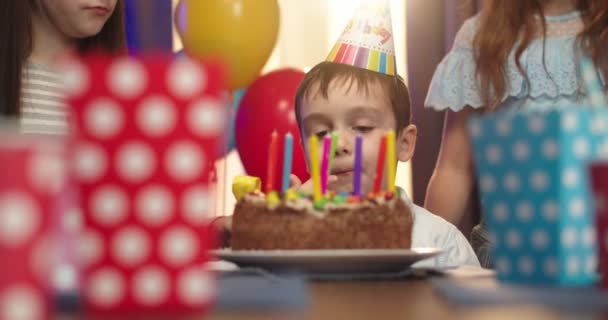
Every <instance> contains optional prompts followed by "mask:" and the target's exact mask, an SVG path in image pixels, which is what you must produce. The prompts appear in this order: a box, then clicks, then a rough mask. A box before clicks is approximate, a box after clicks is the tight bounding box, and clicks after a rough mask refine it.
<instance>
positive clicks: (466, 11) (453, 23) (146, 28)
mask: <svg viewBox="0 0 608 320" xmlns="http://www.w3.org/2000/svg"><path fill="white" fill-rule="evenodd" d="M278 2H279V5H280V26H279V35H278V40H277V43H276V46H275V48H274V51H273V52H272V55H271V57H270V59H269V60H268V62H267V63H266V65H265V67H264V69H263V72H262V74H264V73H267V72H269V71H272V70H276V69H278V68H283V67H293V68H297V69H300V70H304V71H307V70H308V68H310V67H312V66H314V65H315V64H316V63H318V62H320V61H322V60H324V59H325V57H326V56H327V54H328V53H329V51H330V49H331V47H332V46H333V44H334V42H335V41H336V40H337V37H338V36H339V34H340V33H341V32H342V29H343V28H344V26H345V24H346V22H347V20H348V19H349V18H350V16H351V14H352V12H353V11H354V9H355V8H356V7H357V6H358V4H359V3H360V0H308V1H300V0H279V1H278ZM126 4H127V8H126V9H127V10H126V13H127V27H128V30H127V31H128V36H129V45H130V50H131V52H142V51H158V50H162V51H167V50H171V51H173V52H179V51H180V50H181V48H182V43H181V41H180V37H179V36H178V33H177V30H176V28H175V25H174V24H173V23H172V17H173V14H174V13H175V10H176V8H177V4H178V0H128V1H127V2H126ZM480 5H481V1H479V0H452V1H443V0H391V9H392V19H393V28H394V37H395V46H396V51H397V52H396V53H397V70H398V72H399V74H400V75H401V76H403V77H404V78H405V79H406V82H407V84H408V87H409V89H410V92H411V98H412V109H413V110H412V111H413V117H414V119H413V121H414V124H416V125H417V126H418V132H419V135H418V142H419V143H418V148H417V150H416V154H415V157H414V159H413V161H412V162H411V163H407V164H404V163H400V164H399V166H398V173H397V184H398V185H399V186H401V187H403V188H404V189H405V190H407V191H408V193H409V194H410V195H411V197H412V198H413V200H414V202H415V203H417V204H423V202H424V197H425V192H426V186H427V183H428V180H429V178H430V175H431V173H432V170H433V167H434V165H435V161H436V158H437V153H438V149H439V145H440V142H441V130H442V128H443V125H444V116H445V115H444V113H441V112H435V111H432V110H425V109H424V108H423V102H424V98H425V96H426V90H427V88H428V84H429V82H430V79H431V76H432V73H433V71H434V70H435V67H436V65H437V64H438V63H439V62H440V61H441V58H442V57H443V56H444V55H445V53H446V52H447V51H449V49H450V48H451V45H452V41H453V39H454V36H455V35H456V32H457V31H458V29H459V28H460V26H461V24H462V22H463V21H464V20H465V19H466V18H468V17H470V16H472V15H473V14H475V12H477V10H478V8H479V7H480ZM169 12H171V15H169ZM177 16H179V13H178V14H177ZM217 173H218V177H219V179H218V183H217V186H216V188H217V193H216V194H217V198H216V205H215V208H216V209H215V213H216V214H217V215H219V214H229V213H231V212H232V208H233V206H234V203H235V200H234V197H233V196H232V194H231V191H230V190H229V189H230V188H229V187H230V184H231V181H232V178H233V177H234V176H236V175H240V174H244V169H243V166H242V163H241V161H240V159H239V156H238V153H237V152H236V151H235V150H231V151H230V152H229V153H228V154H227V156H226V157H225V158H223V159H222V160H221V161H218V163H217ZM459 227H460V228H461V229H462V230H463V231H464V232H466V231H467V229H469V228H470V222H467V221H464V222H463V223H462V225H461V226H459ZM465 234H468V233H465Z"/></svg>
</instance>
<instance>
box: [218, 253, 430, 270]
mask: <svg viewBox="0 0 608 320" xmlns="http://www.w3.org/2000/svg"><path fill="white" fill-rule="evenodd" d="M441 252H442V250H441V249H435V248H415V249H407V250H405V249H404V250H401V249H394V250H393V249H386V250H385V249H369V250H368V249H365V250H355V249H347V250H232V249H220V250H215V251H214V254H215V255H216V256H217V257H218V258H219V259H222V260H226V261H230V262H233V263H235V264H237V265H238V266H239V267H259V268H264V269H268V270H297V271H303V272H314V273H337V272H339V273H343V272H394V271H401V270H405V269H407V268H408V267H409V266H411V265H412V264H413V263H415V262H418V261H420V260H423V259H427V258H431V257H433V256H436V255H438V254H440V253H441Z"/></svg>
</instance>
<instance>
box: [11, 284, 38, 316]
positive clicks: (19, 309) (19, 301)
mask: <svg viewBox="0 0 608 320" xmlns="http://www.w3.org/2000/svg"><path fill="white" fill-rule="evenodd" d="M44 308H45V303H44V297H43V296H42V294H41V292H40V291H39V290H36V289H35V288H33V287H30V286H27V285H19V286H13V287H9V288H7V289H5V290H3V291H2V292H0V319H27V320H30V319H31V320H34V319H43V318H44V317H45V316H44V314H45V310H44Z"/></svg>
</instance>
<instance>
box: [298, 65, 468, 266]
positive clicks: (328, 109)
mask: <svg viewBox="0 0 608 320" xmlns="http://www.w3.org/2000/svg"><path fill="white" fill-rule="evenodd" d="M295 109H296V110H295V112H296V118H297V120H298V124H299V126H300V132H301V136H302V140H303V141H308V138H309V137H310V136H311V135H317V136H319V138H322V137H324V136H325V135H327V134H330V133H332V132H337V133H338V137H339V139H338V144H337V147H336V153H335V155H334V161H333V165H332V168H331V170H330V172H331V176H330V179H329V180H328V181H329V182H328V189H330V190H335V191H337V192H341V191H344V192H350V191H352V185H353V164H354V157H355V155H354V150H355V137H356V136H357V135H361V136H362V137H363V150H362V155H363V157H362V158H363V169H362V179H361V186H362V190H363V191H364V192H365V193H367V192H370V191H372V189H373V181H374V177H375V174H376V161H377V158H378V146H379V142H380V139H381V137H382V135H384V134H385V133H386V132H387V131H389V130H395V132H396V133H397V134H396V137H397V139H396V144H395V147H396V155H397V158H398V160H399V161H404V162H405V161H409V160H410V159H411V158H412V156H413V154H414V149H415V147H416V127H415V126H414V125H412V124H410V118H411V114H410V101H409V94H408V90H407V87H406V86H405V84H404V83H403V80H401V79H400V78H398V77H397V76H391V75H386V74H382V73H379V72H375V71H370V70H367V69H362V68H358V67H353V66H350V65H346V64H342V63H334V62H322V63H320V64H318V65H317V66H315V67H314V68H313V69H312V70H310V71H309V72H308V73H307V75H306V77H305V78H304V80H303V81H302V83H301V84H300V87H299V88H298V91H297V94H296V101H295ZM304 148H305V149H306V150H307V152H306V154H309V152H308V149H307V148H308V146H307V145H306V144H305V143H304ZM321 148H322V147H321ZM321 151H322V150H319V154H321ZM292 180H293V181H294V186H295V187H296V188H298V187H299V188H300V189H304V190H307V191H311V188H310V185H311V182H310V181H307V182H306V183H304V184H301V183H300V181H298V180H297V179H296V178H295V176H294V177H292ZM401 195H402V196H403V199H404V200H405V201H406V203H407V204H409V206H410V208H411V211H412V215H413V219H414V225H413V230H412V247H415V248H422V247H433V248H440V249H442V250H444V253H443V254H441V255H439V256H437V257H436V258H434V259H429V260H425V261H421V262H419V263H418V264H416V266H433V267H452V266H454V267H455V266H461V265H470V266H479V262H478V260H477V257H476V255H475V253H474V251H473V249H472V248H471V246H470V245H469V242H468V241H467V239H466V238H465V237H464V236H463V235H462V233H460V231H459V230H458V229H457V228H456V227H455V226H453V225H452V224H450V223H449V222H447V221H445V220H444V219H442V218H441V217H439V216H436V215H434V214H432V213H430V212H428V211H427V210H425V209H423V208H421V207H419V206H417V205H414V204H413V203H412V201H411V200H410V199H409V198H408V197H407V195H406V194H405V192H404V191H403V190H401Z"/></svg>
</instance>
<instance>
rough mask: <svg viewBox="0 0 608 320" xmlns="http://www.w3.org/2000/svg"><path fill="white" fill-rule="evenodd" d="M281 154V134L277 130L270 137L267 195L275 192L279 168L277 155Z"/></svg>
mask: <svg viewBox="0 0 608 320" xmlns="http://www.w3.org/2000/svg"><path fill="white" fill-rule="evenodd" d="M278 153H279V134H278V133H277V131H276V130H274V131H273V132H272V135H270V147H269V148H268V166H267V167H266V170H268V171H267V172H266V194H268V193H270V191H273V190H274V177H275V172H276V168H277V155H278Z"/></svg>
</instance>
